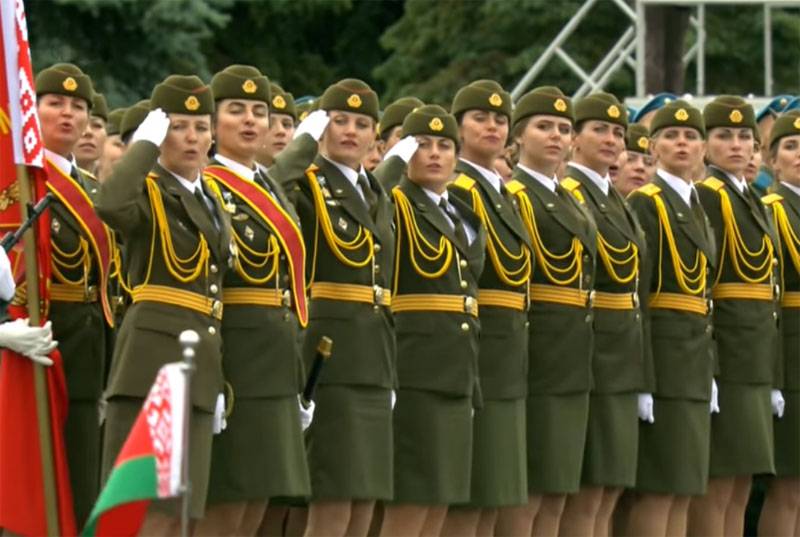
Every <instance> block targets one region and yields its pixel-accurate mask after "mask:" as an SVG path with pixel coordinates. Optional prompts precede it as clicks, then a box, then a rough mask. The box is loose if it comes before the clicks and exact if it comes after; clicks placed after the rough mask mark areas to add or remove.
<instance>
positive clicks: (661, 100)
mask: <svg viewBox="0 0 800 537" xmlns="http://www.w3.org/2000/svg"><path fill="white" fill-rule="evenodd" d="M677 100H678V96H677V95H675V94H673V93H667V92H664V93H657V94H655V95H653V98H652V99H650V100H649V101H647V102H646V103H645V104H644V106H642V107H641V108H640V109H639V111H638V112H636V114H635V115H634V116H633V118H632V119H631V121H632V122H634V123H636V122H638V121H641V120H642V118H643V117H644V115H645V114H646V113H648V112H652V111H654V110H658V109H659V108H661V107H662V106H664V105H665V104H667V103H669V102H672V101H677Z"/></svg>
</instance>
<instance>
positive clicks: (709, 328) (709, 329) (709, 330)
mask: <svg viewBox="0 0 800 537" xmlns="http://www.w3.org/2000/svg"><path fill="white" fill-rule="evenodd" d="M712 330H714V327H713V326H711V325H710V324H709V325H708V326H706V334H710V333H711V331H712Z"/></svg>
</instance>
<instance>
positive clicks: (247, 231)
mask: <svg viewBox="0 0 800 537" xmlns="http://www.w3.org/2000/svg"><path fill="white" fill-rule="evenodd" d="M244 236H245V238H246V239H247V240H248V241H250V242H253V238H254V237H255V236H256V233H255V231H253V228H251V227H250V226H244Z"/></svg>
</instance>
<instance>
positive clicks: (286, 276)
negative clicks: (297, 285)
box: [283, 274, 289, 282]
mask: <svg viewBox="0 0 800 537" xmlns="http://www.w3.org/2000/svg"><path fill="white" fill-rule="evenodd" d="M283 281H285V282H288V281H289V275H288V274H284V275H283Z"/></svg>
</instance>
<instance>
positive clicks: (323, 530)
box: [305, 501, 352, 537]
mask: <svg viewBox="0 0 800 537" xmlns="http://www.w3.org/2000/svg"><path fill="white" fill-rule="evenodd" d="M351 509H352V504H351V502H349V501H317V502H311V504H310V505H309V508H308V526H306V533H305V537H318V536H319V537H344V534H345V532H346V531H347V525H348V524H349V523H350V512H351Z"/></svg>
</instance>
